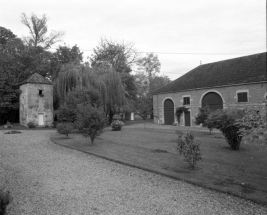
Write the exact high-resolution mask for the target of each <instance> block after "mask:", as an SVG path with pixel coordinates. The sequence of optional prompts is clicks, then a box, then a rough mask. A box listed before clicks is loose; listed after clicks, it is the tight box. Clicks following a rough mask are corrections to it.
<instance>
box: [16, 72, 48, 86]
mask: <svg viewBox="0 0 267 215" xmlns="http://www.w3.org/2000/svg"><path fill="white" fill-rule="evenodd" d="M27 83H32V84H49V85H52V83H51V81H49V80H47V79H46V78H44V77H43V76H42V75H40V74H38V73H34V74H32V75H31V76H30V77H29V78H28V79H26V80H25V81H23V82H22V83H21V84H20V85H23V84H27Z"/></svg>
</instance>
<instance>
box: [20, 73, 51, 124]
mask: <svg viewBox="0 0 267 215" xmlns="http://www.w3.org/2000/svg"><path fill="white" fill-rule="evenodd" d="M20 90H21V94H20V98H19V102H20V108H19V111H20V113H19V120H20V124H21V125H24V126H26V127H28V123H29V122H34V123H35V124H36V125H37V126H40V127H42V126H46V125H48V126H51V124H52V123H53V118H54V117H53V85H52V83H51V82H50V81H49V80H47V79H45V78H44V77H43V76H41V75H40V74H38V73H34V74H33V75H31V76H30V77H29V78H28V79H27V80H26V81H24V82H23V83H21V85H20Z"/></svg>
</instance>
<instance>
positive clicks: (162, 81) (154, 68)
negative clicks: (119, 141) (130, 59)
mask: <svg viewBox="0 0 267 215" xmlns="http://www.w3.org/2000/svg"><path fill="white" fill-rule="evenodd" d="M137 65H138V71H137V72H136V74H135V84H136V88H137V96H136V102H135V104H136V105H135V108H136V110H137V113H138V115H140V116H141V117H142V118H143V119H146V118H147V115H150V116H151V118H152V117H153V92H154V91H155V90H157V89H158V88H161V87H163V86H164V85H166V84H167V83H169V82H170V80H169V79H168V77H166V76H157V74H158V73H159V72H160V66H161V65H160V62H159V59H158V56H157V55H154V54H153V53H147V55H146V56H145V57H143V58H140V59H139V60H138V62H137Z"/></svg>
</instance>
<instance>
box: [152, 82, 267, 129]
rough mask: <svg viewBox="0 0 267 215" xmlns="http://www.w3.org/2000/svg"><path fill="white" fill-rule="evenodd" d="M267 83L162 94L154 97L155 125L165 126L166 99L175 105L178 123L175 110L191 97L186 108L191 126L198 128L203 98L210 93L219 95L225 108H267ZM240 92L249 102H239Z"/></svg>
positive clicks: (182, 117) (182, 118)
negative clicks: (244, 93)
mask: <svg viewBox="0 0 267 215" xmlns="http://www.w3.org/2000/svg"><path fill="white" fill-rule="evenodd" d="M266 90H267V83H266V81H265V82H264V81H263V82H259V83H250V84H239V85H238V84H237V85H231V86H222V87H216V88H215V87H214V88H203V89H194V90H187V91H181V92H175V93H161V94H157V95H154V96H153V108H154V116H155V117H154V123H158V124H164V101H165V100H166V99H171V100H172V101H173V103H174V113H173V114H174V119H175V122H177V118H176V117H175V110H176V108H177V107H180V106H183V97H184V96H189V97H190V105H185V107H186V108H188V109H189V111H190V117H191V126H196V125H195V123H194V121H195V116H196V115H197V114H198V112H199V110H198V108H199V107H201V106H202V105H201V102H202V98H203V96H204V95H205V94H207V93H209V92H215V93H217V94H219V95H220V96H221V98H222V100H223V108H245V107H250V108H253V107H261V108H265V104H264V103H263V100H264V98H266V96H267V93H266ZM238 92H247V93H248V101H247V102H238V100H237V93H238ZM180 125H181V126H184V125H185V123H184V114H182V116H181V120H180Z"/></svg>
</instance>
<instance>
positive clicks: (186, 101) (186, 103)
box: [184, 97, 190, 105]
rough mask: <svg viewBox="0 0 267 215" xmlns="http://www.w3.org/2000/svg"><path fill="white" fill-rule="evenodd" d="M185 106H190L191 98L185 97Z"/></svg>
mask: <svg viewBox="0 0 267 215" xmlns="http://www.w3.org/2000/svg"><path fill="white" fill-rule="evenodd" d="M184 105H190V97H184Z"/></svg>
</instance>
